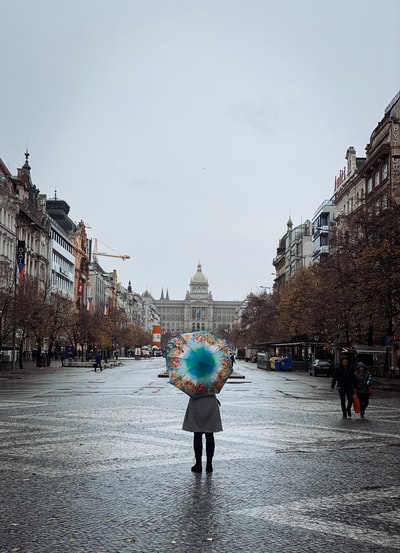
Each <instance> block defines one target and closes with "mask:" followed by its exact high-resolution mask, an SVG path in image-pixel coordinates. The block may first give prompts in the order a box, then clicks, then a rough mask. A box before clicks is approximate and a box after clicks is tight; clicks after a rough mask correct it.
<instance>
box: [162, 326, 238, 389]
mask: <svg viewBox="0 0 400 553" xmlns="http://www.w3.org/2000/svg"><path fill="white" fill-rule="evenodd" d="M166 363H167V368H168V372H169V381H170V383H171V384H173V385H174V386H176V387H177V388H178V389H179V390H182V391H183V392H185V393H186V394H188V395H189V396H190V397H193V398H196V397H204V396H211V395H214V394H218V393H219V392H220V391H221V389H222V387H223V385H224V384H225V382H226V381H227V379H228V377H229V376H230V374H231V373H232V361H231V358H230V355H229V349H228V345H227V343H226V342H225V340H221V339H220V338H217V337H215V336H213V335H212V334H210V333H209V332H206V331H199V332H188V333H186V334H181V335H180V336H178V338H176V339H175V341H174V342H173V343H172V344H171V347H170V349H169V350H168V351H167V354H166Z"/></svg>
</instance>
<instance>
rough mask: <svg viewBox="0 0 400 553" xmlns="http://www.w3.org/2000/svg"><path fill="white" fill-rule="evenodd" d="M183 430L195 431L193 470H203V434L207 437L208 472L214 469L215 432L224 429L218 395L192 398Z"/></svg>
mask: <svg viewBox="0 0 400 553" xmlns="http://www.w3.org/2000/svg"><path fill="white" fill-rule="evenodd" d="M182 430H186V431H187V432H194V436H193V449H194V456H195V459H196V463H195V464H194V465H193V467H192V472H202V470H203V468H202V455H203V434H205V437H206V455H207V464H206V472H212V471H213V465H212V460H213V457H214V450H215V440H214V432H221V431H222V421H221V414H220V411H219V401H218V399H217V398H216V396H205V397H200V398H196V399H193V398H190V399H189V403H188V406H187V409H186V414H185V418H184V420H183V425H182Z"/></svg>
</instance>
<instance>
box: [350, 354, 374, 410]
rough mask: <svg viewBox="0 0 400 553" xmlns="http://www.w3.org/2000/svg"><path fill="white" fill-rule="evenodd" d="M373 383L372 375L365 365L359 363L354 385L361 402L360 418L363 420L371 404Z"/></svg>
mask: <svg viewBox="0 0 400 553" xmlns="http://www.w3.org/2000/svg"><path fill="white" fill-rule="evenodd" d="M371 382H372V375H371V373H370V372H369V371H368V370H367V367H366V366H365V365H364V363H357V370H356V372H355V374H354V385H355V390H356V394H357V397H358V399H359V401H360V416H361V418H362V419H363V418H364V414H365V410H366V408H367V407H368V403H369V392H370V386H371Z"/></svg>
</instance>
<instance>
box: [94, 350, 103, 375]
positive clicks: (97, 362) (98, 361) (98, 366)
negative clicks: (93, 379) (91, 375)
mask: <svg viewBox="0 0 400 553" xmlns="http://www.w3.org/2000/svg"><path fill="white" fill-rule="evenodd" d="M97 369H100V370H101V371H102V370H103V367H102V366H101V354H100V353H96V358H95V363H94V372H96V371H97Z"/></svg>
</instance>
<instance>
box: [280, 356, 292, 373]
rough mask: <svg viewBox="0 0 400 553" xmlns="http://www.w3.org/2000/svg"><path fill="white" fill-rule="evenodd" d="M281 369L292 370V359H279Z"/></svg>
mask: <svg viewBox="0 0 400 553" xmlns="http://www.w3.org/2000/svg"><path fill="white" fill-rule="evenodd" d="M281 369H282V370H283V371H291V370H292V359H291V358H290V357H284V358H283V359H282V361H281Z"/></svg>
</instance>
